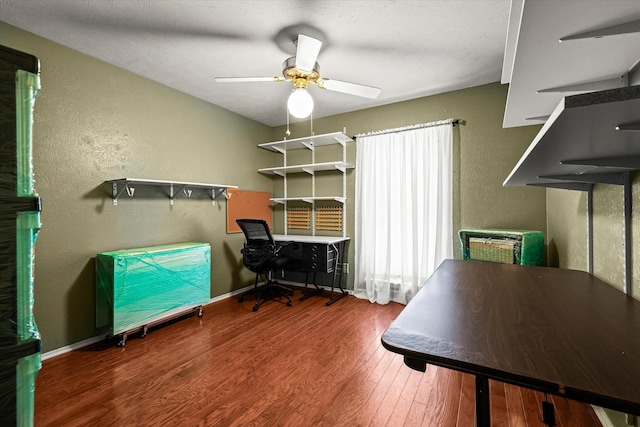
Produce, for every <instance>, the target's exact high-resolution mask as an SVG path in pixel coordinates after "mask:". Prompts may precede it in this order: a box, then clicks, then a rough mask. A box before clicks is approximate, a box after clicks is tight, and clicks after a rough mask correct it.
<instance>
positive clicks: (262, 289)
mask: <svg viewBox="0 0 640 427" xmlns="http://www.w3.org/2000/svg"><path fill="white" fill-rule="evenodd" d="M258 276H259V275H256V281H255V283H254V287H253V289H251V290H250V291H247V292H245V293H243V294H242V295H240V297H238V302H239V303H241V302H243V301H244V297H245V296H246V295H247V294H249V293H255V294H256V303H255V305H254V306H253V311H258V308H260V305H262V303H263V302H265V301H278V302H281V303H283V304H286V305H287V307H291V306H292V305H293V300H292V299H291V296H292V295H293V289H291V288H289V287H287V286H284V285H281V284H280V283H278V282H276V281H275V280H272V279H271V278H270V277H267V281H266V283H265V284H264V285H262V286H258ZM283 297H284V298H285V301H282V300H281V298H283Z"/></svg>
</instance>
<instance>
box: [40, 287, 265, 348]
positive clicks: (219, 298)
mask: <svg viewBox="0 0 640 427" xmlns="http://www.w3.org/2000/svg"><path fill="white" fill-rule="evenodd" d="M251 288H253V285H249V286H245V287H244V288H240V289H237V290H235V291H231V292H227V293H226V294H222V295H219V296H217V297H214V298H211V299H210V300H209V302H208V303H207V304H205V305H209V304H212V303H214V302H218V301H222V300H224V299H227V298H231V297H233V296H235V295H238V294H241V293H243V292H246V291H248V290H249V289H251ZM105 338H106V336H105V335H98V336H95V337H92V338H87V339H86V340H82V341H79V342H77V343H74V344H70V345H66V346H64V347H60V348H57V349H55V350H51V351H47V352H46V353H42V360H47V359H51V358H53V357H56V356H61V355H63V354H65V353H69V352H71V351H74V350H79V349H81V348H83V347H87V346H90V345H92V344H95V343H98V342H100V341H102V340H104V339H105Z"/></svg>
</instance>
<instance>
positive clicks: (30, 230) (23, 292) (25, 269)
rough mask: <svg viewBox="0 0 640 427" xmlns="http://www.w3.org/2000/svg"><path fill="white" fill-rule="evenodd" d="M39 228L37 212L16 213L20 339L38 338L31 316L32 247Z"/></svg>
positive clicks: (18, 331)
mask: <svg viewBox="0 0 640 427" xmlns="http://www.w3.org/2000/svg"><path fill="white" fill-rule="evenodd" d="M39 230H40V213H39V212H20V213H18V215H17V217H16V255H17V257H16V259H17V266H16V279H17V280H16V281H17V288H18V289H17V293H18V295H17V296H18V301H17V334H18V338H20V339H21V340H26V339H28V338H39V334H38V330H37V328H36V323H35V319H34V317H33V277H34V276H33V265H34V259H35V254H34V249H35V242H36V237H37V234H38V231H39Z"/></svg>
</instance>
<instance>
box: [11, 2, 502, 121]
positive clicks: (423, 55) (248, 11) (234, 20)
mask: <svg viewBox="0 0 640 427" xmlns="http://www.w3.org/2000/svg"><path fill="white" fill-rule="evenodd" d="M509 9H510V1H508V0H498V1H484V0H462V1H455V0H454V1H452V0H449V1H436V0H422V1H408V0H405V1H350V0H343V1H321V0H316V1H312V0H307V1H292V0H286V1H276V0H272V1H261V0H255V1H238V0H235V1H226V0H209V1H206V0H201V1H189V0H181V1H171V0H164V1H160V0H156V1H142V0H128V1H98V0H60V1H56V0H0V20H1V21H4V22H6V23H8V24H10V25H14V26H16V27H19V28H22V29H24V30H27V31H30V32H32V33H35V34H38V35H40V36H43V37H45V38H47V39H50V40H53V41H55V42H58V43H61V44H63V45H65V46H68V47H71V48H73V49H76V50H78V51H80V52H83V53H86V54H88V55H91V56H94V57H96V58H99V59H102V60H104V61H106V62H108V63H111V64H114V65H116V66H118V67H122V68H124V69H127V70H129V71H132V72H134V73H136V74H139V75H141V76H144V77H147V78H149V79H151V80H155V81H157V82H160V83H163V84H165V85H167V86H169V87H172V88H175V89H177V90H180V91H182V92H185V93H188V94H190V95H193V96H195V97H198V98H201V99H204V100H206V101H208V102H211V103H213V104H216V105H219V106H221V107H224V108H226V109H229V110H231V111H234V112H237V113H238V114H241V115H243V116H246V117H249V118H252V119H254V120H257V121H259V122H262V123H264V124H267V125H270V126H276V125H281V124H283V123H285V122H286V99H287V97H288V94H289V93H290V91H291V89H292V86H291V84H290V83H287V82H282V83H275V82H261V83H217V82H215V81H214V80H213V78H214V77H217V76H225V77H229V76H276V75H280V74H281V72H282V62H283V61H284V60H285V59H287V58H288V57H289V56H292V52H294V51H295V47H294V45H293V42H289V39H287V38H286V37H285V38H284V39H283V38H282V37H278V35H279V33H280V35H282V31H283V30H284V29H286V28H289V27H291V26H296V25H301V24H304V25H311V26H313V27H315V28H317V29H318V30H320V31H321V32H322V33H324V35H325V37H326V38H324V40H323V41H324V45H323V47H322V50H321V51H320V55H319V57H318V63H319V64H320V73H321V75H322V77H325V78H333V79H338V80H344V81H348V82H354V83H361V84H365V85H369V86H377V87H380V88H381V89H382V92H381V94H380V96H379V97H378V99H376V100H370V99H365V98H359V97H356V96H352V95H346V94H341V93H336V92H330V91H326V90H324V91H321V90H320V89H318V88H316V87H312V88H310V93H311V94H312V96H313V97H314V99H315V104H316V107H315V110H314V117H315V118H319V117H324V116H330V115H334V114H339V113H343V112H348V111H354V110H359V109H363V108H369V107H373V106H376V105H382V104H388V103H392V102H397V101H402V100H407V99H413V98H418V97H422V96H426V95H431V94H435V93H441V92H446V91H450V90H455V89H461V88H466V87H471V86H476V85H480V84H485V83H489V82H494V81H498V80H500V75H501V70H502V60H503V53H504V48H505V41H506V35H507V25H508V20H509ZM283 40H284V41H283ZM0 43H1V40H0ZM287 50H288V51H289V52H287ZM42 72H43V73H46V72H47V70H46V68H43V70H42Z"/></svg>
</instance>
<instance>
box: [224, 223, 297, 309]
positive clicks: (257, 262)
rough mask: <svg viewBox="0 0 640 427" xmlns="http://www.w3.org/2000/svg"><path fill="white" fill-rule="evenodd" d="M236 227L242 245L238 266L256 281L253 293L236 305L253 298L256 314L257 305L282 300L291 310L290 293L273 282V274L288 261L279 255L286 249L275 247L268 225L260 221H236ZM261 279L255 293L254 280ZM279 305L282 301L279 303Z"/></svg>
mask: <svg viewBox="0 0 640 427" xmlns="http://www.w3.org/2000/svg"><path fill="white" fill-rule="evenodd" d="M236 223H237V224H238V225H239V226H240V228H241V229H242V232H243V233H244V237H245V238H246V242H245V244H244V247H243V248H242V250H241V251H240V252H241V253H242V263H243V264H244V266H245V267H247V268H248V269H249V270H251V271H253V272H254V273H256V281H255V283H254V285H253V289H252V290H251V291H249V292H247V293H245V294H242V295H241V296H240V297H239V298H238V302H243V301H244V297H245V295H247V294H248V293H255V294H256V303H255V305H254V306H253V311H258V308H259V307H260V304H262V303H263V302H264V301H267V300H272V299H275V300H278V301H281V298H282V297H284V298H285V299H286V304H287V306H289V307H290V306H291V305H292V302H291V295H293V290H292V289H290V288H288V287H286V286H283V285H281V284H279V283H278V282H276V281H275V280H273V270H279V269H282V268H284V267H285V266H286V265H287V264H289V263H290V262H291V261H292V259H291V258H290V257H287V256H282V255H280V254H279V252H280V250H281V249H282V248H283V247H284V246H286V244H285V245H277V244H276V242H275V241H274V240H273V236H272V235H271V230H269V224H267V222H266V221H264V220H262V219H237V220H236ZM260 275H263V276H265V278H266V282H265V284H264V285H263V286H261V287H260V288H261V289H262V290H261V292H258V278H259V276H260ZM281 302H282V301H281Z"/></svg>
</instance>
